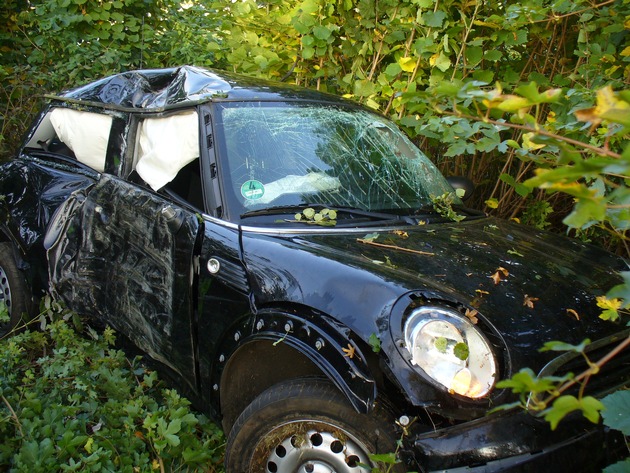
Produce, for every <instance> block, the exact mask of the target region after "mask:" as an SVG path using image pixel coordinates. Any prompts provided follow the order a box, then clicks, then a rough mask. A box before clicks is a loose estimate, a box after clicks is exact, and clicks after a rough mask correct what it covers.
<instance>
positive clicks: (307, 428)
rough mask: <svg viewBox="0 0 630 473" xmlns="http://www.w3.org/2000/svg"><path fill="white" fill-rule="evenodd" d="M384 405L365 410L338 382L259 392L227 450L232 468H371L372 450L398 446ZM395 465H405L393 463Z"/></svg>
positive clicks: (283, 471) (334, 471) (329, 471)
mask: <svg viewBox="0 0 630 473" xmlns="http://www.w3.org/2000/svg"><path fill="white" fill-rule="evenodd" d="M388 417H389V416H387V415H386V413H385V412H383V410H382V409H381V408H376V409H374V410H373V412H371V413H370V414H369V415H367V414H359V413H357V412H356V411H355V409H354V408H353V407H352V406H351V405H350V404H349V403H348V401H347V399H346V398H345V397H344V396H343V395H342V394H341V393H340V392H339V390H338V389H336V388H335V387H334V386H333V385H332V384H330V383H329V382H327V381H325V380H321V379H298V380H292V381H288V382H285V383H281V384H278V385H276V386H273V387H272V388H270V389H268V390H267V391H265V392H264V393H262V394H261V395H260V396H259V397H257V398H256V399H255V400H254V401H253V402H252V403H251V404H250V405H249V406H248V407H247V408H246V409H245V410H244V411H243V413H242V414H241V415H240V416H239V418H238V419H237V420H236V422H235V423H234V426H233V427H232V431H231V432H230V435H229V438H228V444H227V450H226V469H227V472H228V473H245V472H247V473H260V472H264V473H369V472H370V471H371V468H370V467H369V466H368V465H373V463H372V462H371V461H370V457H369V455H370V454H372V453H389V452H394V451H395V449H396V436H395V434H394V429H393V427H394V422H393V420H390V419H388ZM391 471H405V470H404V469H402V470H398V469H392V470H391Z"/></svg>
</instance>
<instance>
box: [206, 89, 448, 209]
mask: <svg viewBox="0 0 630 473" xmlns="http://www.w3.org/2000/svg"><path fill="white" fill-rule="evenodd" d="M218 110H219V113H218V114H216V115H215V119H216V124H217V128H218V130H217V131H219V133H218V136H220V137H221V139H220V141H223V142H222V143H220V146H221V148H222V151H223V158H222V161H221V165H222V173H223V176H224V182H225V183H226V184H227V187H228V189H226V194H227V195H226V196H227V197H228V199H229V200H230V201H232V202H230V203H231V204H234V203H236V205H237V207H239V208H238V209H237V210H236V212H238V213H243V212H249V211H252V210H258V209H264V208H270V207H278V206H291V205H296V206H299V205H306V204H308V205H317V204H320V205H328V206H331V207H351V208H356V209H361V210H365V211H383V210H389V211H391V210H398V209H403V210H409V211H413V210H414V209H419V208H422V207H426V206H427V205H430V204H431V198H432V197H435V196H440V195H442V194H444V193H446V192H450V191H452V188H451V187H450V186H449V184H448V183H447V182H446V180H445V179H444V177H443V176H442V175H441V174H440V172H439V171H438V170H437V169H436V167H435V166H434V165H433V164H432V163H431V162H430V161H429V159H428V158H427V157H426V156H425V155H424V154H423V153H422V152H421V151H419V150H418V149H417V148H416V147H415V146H414V145H413V144H412V143H411V142H410V141H409V139H408V138H407V137H406V136H405V135H404V134H403V133H402V132H401V131H400V130H398V128H397V127H396V126H395V125H393V124H392V123H391V122H389V121H388V120H386V119H385V118H383V117H381V116H379V115H376V114H373V113H371V112H369V111H366V110H362V109H359V108H350V107H349V108H343V107H339V106H333V105H327V104H297V103H268V102H262V103H261V102H245V103H229V104H221V105H220V106H219V107H218ZM226 157H227V160H226V159H225V158H226ZM226 164H227V166H226ZM226 168H227V169H226Z"/></svg>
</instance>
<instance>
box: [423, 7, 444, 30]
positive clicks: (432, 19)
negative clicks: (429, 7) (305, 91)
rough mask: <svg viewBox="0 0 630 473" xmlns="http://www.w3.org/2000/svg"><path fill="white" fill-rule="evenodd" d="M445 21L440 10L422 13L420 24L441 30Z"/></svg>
mask: <svg viewBox="0 0 630 473" xmlns="http://www.w3.org/2000/svg"><path fill="white" fill-rule="evenodd" d="M445 19H446V13H445V12H443V11H441V10H438V11H435V12H432V11H428V12H423V13H422V22H423V23H424V24H425V25H426V26H429V27H431V28H441V27H442V24H443V23H444V20H445Z"/></svg>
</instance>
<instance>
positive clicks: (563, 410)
mask: <svg viewBox="0 0 630 473" xmlns="http://www.w3.org/2000/svg"><path fill="white" fill-rule="evenodd" d="M603 409H604V405H603V404H602V403H601V402H600V401H599V400H597V399H595V398H594V397H591V396H585V397H583V398H582V399H577V398H576V397H575V396H569V395H566V396H560V397H559V398H557V399H556V400H555V401H554V403H553V405H552V406H551V408H550V409H549V410H548V411H547V413H546V414H545V420H546V421H547V422H549V423H550V425H551V430H555V429H556V427H558V424H559V423H560V421H561V420H562V419H564V418H565V417H566V416H567V415H568V414H570V413H571V412H573V411H577V410H579V411H582V415H584V417H586V418H587V419H588V420H589V421H591V422H593V423H597V422H598V421H599V413H600V411H602V410H603Z"/></svg>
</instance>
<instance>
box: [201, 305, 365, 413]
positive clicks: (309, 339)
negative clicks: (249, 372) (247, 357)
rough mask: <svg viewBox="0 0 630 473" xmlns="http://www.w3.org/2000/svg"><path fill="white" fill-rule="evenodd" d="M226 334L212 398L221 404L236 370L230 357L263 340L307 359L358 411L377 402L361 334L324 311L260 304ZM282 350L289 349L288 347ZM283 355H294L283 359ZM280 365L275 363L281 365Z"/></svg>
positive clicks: (217, 364)
mask: <svg viewBox="0 0 630 473" xmlns="http://www.w3.org/2000/svg"><path fill="white" fill-rule="evenodd" d="M223 340H224V341H223V343H222V344H221V346H220V349H219V350H218V351H217V360H216V362H215V363H214V364H213V369H212V381H211V383H210V385H211V386H212V390H213V393H212V396H211V397H212V398H213V401H214V402H213V403H218V404H222V403H221V400H220V398H221V397H223V394H222V393H223V392H224V389H223V386H224V385H225V383H226V382H227V380H228V379H229V378H230V376H231V375H232V373H231V372H230V369H229V368H228V367H229V365H230V361H231V360H232V359H234V358H236V357H237V356H238V353H239V352H240V351H241V350H244V349H245V348H246V347H251V346H253V345H254V344H255V343H259V342H262V343H264V344H266V345H267V346H269V344H271V345H272V346H273V347H281V346H282V347H283V348H287V347H288V348H290V349H291V351H293V353H295V354H296V356H300V355H301V356H302V357H305V358H306V359H308V361H309V362H310V363H312V364H313V365H315V366H316V367H317V369H318V370H319V371H320V372H321V374H323V375H325V376H326V378H328V379H329V380H330V381H331V382H332V383H333V384H334V385H335V386H336V387H337V388H338V389H339V390H340V391H341V392H342V393H343V394H344V395H345V396H346V398H347V399H348V401H349V402H350V404H351V405H352V406H353V407H354V408H355V409H356V411H357V412H359V413H368V412H370V410H371V409H372V407H373V406H374V402H375V400H376V394H377V389H376V382H375V380H374V377H373V375H372V373H371V370H370V367H369V366H368V362H367V356H366V355H364V353H363V351H362V350H361V347H360V346H359V344H358V343H357V342H356V341H355V340H358V339H357V338H356V337H354V336H353V334H352V332H351V330H350V329H349V328H347V327H345V326H344V325H342V324H340V323H339V322H337V321H335V320H334V319H332V318H331V317H329V316H327V315H325V314H322V313H318V312H315V311H310V312H308V313H305V312H304V311H302V310H299V309H295V310H291V309H286V308H283V309H277V308H266V309H261V310H259V311H258V312H257V313H256V314H250V316H249V317H246V318H245V319H241V321H240V323H237V324H234V325H233V326H232V327H231V328H230V329H229V330H228V331H227V332H226V334H225V337H224V339H223ZM344 350H345V351H344ZM279 352H281V353H283V354H286V353H287V352H286V350H279ZM349 352H350V353H349ZM285 361H286V363H290V362H291V361H292V360H291V359H287V360H282V362H285ZM282 368H283V367H282V366H281V365H278V366H275V369H277V370H279V371H281V370H282ZM222 414H223V415H225V413H222ZM230 417H233V415H231V416H230ZM224 424H225V422H224ZM228 425H229V420H228Z"/></svg>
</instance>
